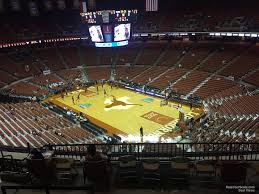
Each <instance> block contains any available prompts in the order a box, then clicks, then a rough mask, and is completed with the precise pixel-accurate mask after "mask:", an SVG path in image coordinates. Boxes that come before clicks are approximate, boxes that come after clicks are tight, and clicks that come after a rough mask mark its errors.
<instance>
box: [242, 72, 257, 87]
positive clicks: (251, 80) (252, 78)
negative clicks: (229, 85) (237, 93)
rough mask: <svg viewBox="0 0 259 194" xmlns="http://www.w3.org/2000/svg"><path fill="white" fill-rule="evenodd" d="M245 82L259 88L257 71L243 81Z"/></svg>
mask: <svg viewBox="0 0 259 194" xmlns="http://www.w3.org/2000/svg"><path fill="white" fill-rule="evenodd" d="M244 80H245V81H246V82H248V83H250V84H253V85H255V86H257V87H259V71H257V72H255V73H253V74H251V75H249V76H248V77H246V78H245V79H244Z"/></svg>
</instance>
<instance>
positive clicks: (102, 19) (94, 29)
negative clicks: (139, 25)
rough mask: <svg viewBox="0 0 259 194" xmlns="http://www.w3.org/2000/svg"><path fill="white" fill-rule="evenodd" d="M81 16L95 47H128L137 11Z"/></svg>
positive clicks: (84, 14)
mask: <svg viewBox="0 0 259 194" xmlns="http://www.w3.org/2000/svg"><path fill="white" fill-rule="evenodd" d="M81 16H82V20H83V23H85V24H86V25H87V26H88V30H89V38H90V40H91V41H92V42H93V43H94V45H95V46H96V47H117V46H125V45H128V41H129V40H130V38H131V35H132V26H131V23H132V22H134V18H135V19H136V17H137V10H121V11H115V10H109V11H107V10H106V11H98V12H87V13H82V14H81Z"/></svg>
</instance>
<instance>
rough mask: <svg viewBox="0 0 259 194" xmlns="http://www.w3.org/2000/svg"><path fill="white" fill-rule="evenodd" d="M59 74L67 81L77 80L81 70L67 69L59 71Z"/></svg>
mask: <svg viewBox="0 0 259 194" xmlns="http://www.w3.org/2000/svg"><path fill="white" fill-rule="evenodd" d="M57 74H58V75H59V76H60V77H62V78H63V79H64V80H66V81H70V80H75V79H77V78H80V77H81V72H80V71H79V70H77V69H66V70H61V71H58V72H57Z"/></svg>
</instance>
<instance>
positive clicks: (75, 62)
mask: <svg viewBox="0 0 259 194" xmlns="http://www.w3.org/2000/svg"><path fill="white" fill-rule="evenodd" d="M77 49H78V48H77V47H74V46H71V47H66V48H59V52H60V54H61V56H62V57H63V59H64V60H65V63H66V64H67V65H68V67H70V68H72V67H77V66H79V65H81V64H80V58H79V53H78V50H77Z"/></svg>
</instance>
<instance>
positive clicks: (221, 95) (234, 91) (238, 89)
mask: <svg viewBox="0 0 259 194" xmlns="http://www.w3.org/2000/svg"><path fill="white" fill-rule="evenodd" d="M245 93H247V90H246V88H245V87H242V86H239V85H235V86H233V87H230V88H227V89H226V90H222V91H220V92H218V93H216V94H214V95H213V96H210V97H209V98H207V99H206V101H207V102H208V101H212V102H214V101H217V100H223V99H228V98H232V97H235V96H238V95H242V94H245Z"/></svg>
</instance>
